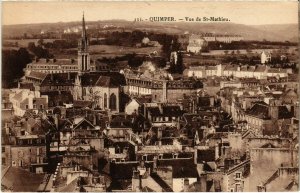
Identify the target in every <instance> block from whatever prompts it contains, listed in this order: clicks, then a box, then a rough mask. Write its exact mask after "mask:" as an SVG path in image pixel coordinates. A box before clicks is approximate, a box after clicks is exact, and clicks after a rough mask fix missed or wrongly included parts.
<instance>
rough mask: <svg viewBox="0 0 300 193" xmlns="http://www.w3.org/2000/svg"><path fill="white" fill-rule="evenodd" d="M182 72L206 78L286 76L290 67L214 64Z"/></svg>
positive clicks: (289, 71) (290, 71)
mask: <svg viewBox="0 0 300 193" xmlns="http://www.w3.org/2000/svg"><path fill="white" fill-rule="evenodd" d="M183 74H184V75H185V76H187V77H197V78H206V77H212V76H227V77H236V78H257V79H265V78H267V77H278V78H282V77H288V75H289V74H292V69H282V68H271V67H269V66H266V65H257V66H249V65H243V66H240V65H231V64H227V65H222V64H219V65H216V66H190V67H189V68H188V69H186V70H185V71H184V72H183Z"/></svg>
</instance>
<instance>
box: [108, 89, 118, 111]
mask: <svg viewBox="0 0 300 193" xmlns="http://www.w3.org/2000/svg"><path fill="white" fill-rule="evenodd" d="M109 108H110V110H116V109H117V97H116V95H115V94H114V93H113V94H111V95H110V97H109Z"/></svg>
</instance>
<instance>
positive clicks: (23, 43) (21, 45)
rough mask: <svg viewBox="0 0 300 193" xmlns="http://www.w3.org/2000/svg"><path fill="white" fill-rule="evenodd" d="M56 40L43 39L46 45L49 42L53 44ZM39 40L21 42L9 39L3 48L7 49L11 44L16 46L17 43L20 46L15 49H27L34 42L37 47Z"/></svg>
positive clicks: (4, 42) (21, 40) (22, 40)
mask: <svg viewBox="0 0 300 193" xmlns="http://www.w3.org/2000/svg"><path fill="white" fill-rule="evenodd" d="M54 40H56V39H43V41H44V43H47V42H53V41H54ZM38 41H39V39H20V40H12V39H8V40H5V39H4V40H3V47H6V46H7V45H9V44H13V45H16V42H17V44H18V46H15V47H23V48H26V47H27V46H28V43H29V42H34V43H35V45H37V43H38Z"/></svg>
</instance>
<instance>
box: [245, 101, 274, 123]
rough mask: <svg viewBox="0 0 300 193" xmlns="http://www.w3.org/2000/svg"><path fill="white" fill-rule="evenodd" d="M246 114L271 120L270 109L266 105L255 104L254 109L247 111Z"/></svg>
mask: <svg viewBox="0 0 300 193" xmlns="http://www.w3.org/2000/svg"><path fill="white" fill-rule="evenodd" d="M246 114H250V115H253V116H255V117H258V118H261V119H268V118H269V107H268V105H267V104H266V103H263V102H261V103H255V104H254V105H253V107H252V108H251V109H249V110H247V111H246Z"/></svg>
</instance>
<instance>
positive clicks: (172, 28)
mask: <svg viewBox="0 0 300 193" xmlns="http://www.w3.org/2000/svg"><path fill="white" fill-rule="evenodd" d="M80 24H81V22H80V21H77V22H59V23H41V24H21V25H5V26H3V36H4V37H6V36H8V35H22V34H24V33H40V31H41V30H44V31H47V30H51V31H59V32H62V31H63V29H66V28H68V27H73V26H79V25H80ZM87 25H88V26H89V28H90V29H92V28H97V29H100V28H102V27H103V26H104V25H114V26H117V27H120V28H123V29H129V30H133V29H140V30H145V31H156V32H162V33H174V34H183V33H184V32H186V31H188V32H190V33H205V32H210V33H220V34H238V35H242V36H243V37H244V38H245V40H263V39H266V40H268V41H294V42H295V41H298V24H278V25H276V24H275V25H254V26H251V25H243V24H235V23H200V22H199V23H196V22H172V23H163V22H132V21H126V20H107V21H91V22H87Z"/></svg>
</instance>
